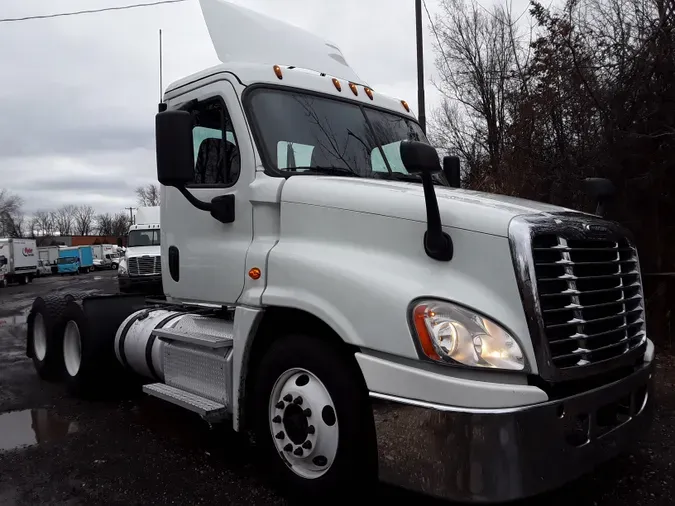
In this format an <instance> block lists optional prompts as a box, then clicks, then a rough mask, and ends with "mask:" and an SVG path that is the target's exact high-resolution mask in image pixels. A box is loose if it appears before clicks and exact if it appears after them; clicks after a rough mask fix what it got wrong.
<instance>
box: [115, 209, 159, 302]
mask: <svg viewBox="0 0 675 506" xmlns="http://www.w3.org/2000/svg"><path fill="white" fill-rule="evenodd" d="M159 224H160V208H159V207H139V208H138V210H137V211H136V216H135V222H134V224H133V225H131V226H130V227H129V236H128V239H127V250H126V252H125V253H124V258H122V259H121V261H120V262H119V266H118V269H119V270H118V283H119V289H120V292H122V293H131V292H137V293H146V294H161V293H162V258H161V248H160V236H161V232H160V226H159Z"/></svg>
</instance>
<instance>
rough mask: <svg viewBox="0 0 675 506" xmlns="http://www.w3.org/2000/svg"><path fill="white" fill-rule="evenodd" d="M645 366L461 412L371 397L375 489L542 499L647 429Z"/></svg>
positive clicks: (648, 366)
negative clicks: (533, 398) (613, 378)
mask: <svg viewBox="0 0 675 506" xmlns="http://www.w3.org/2000/svg"><path fill="white" fill-rule="evenodd" d="M652 371H653V362H652V363H645V365H644V366H643V367H641V368H640V369H639V370H637V371H635V372H634V373H633V374H631V375H630V376H628V377H626V378H624V379H622V380H620V381H617V382H615V383H610V384H608V385H605V386H603V387H600V388H598V389H596V390H591V391H589V392H584V393H582V394H578V395H575V396H572V397H568V398H565V399H562V400H556V401H550V402H546V403H543V404H538V405H534V406H526V407H522V408H508V409H501V410H499V409H494V410H488V409H486V410H475V411H471V410H466V409H463V408H459V409H455V408H451V407H448V406H440V405H433V404H429V403H424V402H419V401H413V400H406V399H399V398H395V397H391V396H386V395H380V394H376V393H371V397H372V398H373V414H374V418H375V426H376V430H377V446H378V459H379V474H380V479H381V480H382V481H385V482H388V483H391V484H393V485H397V486H400V487H403V488H407V489H410V490H415V491H418V492H422V493H425V494H429V495H433V496H437V497H442V498H445V499H450V500H454V501H472V502H501V501H509V500H514V499H519V498H523V497H527V496H531V495H535V494H538V493H541V492H544V491H546V490H550V489H553V488H556V487H559V486H561V485H563V484H564V483H566V482H568V481H571V480H574V479H575V478H578V477H579V476H581V475H583V474H585V473H587V472H589V471H591V470H592V469H593V468H594V467H595V466H597V465H598V464H600V463H602V462H604V461H606V460H608V459H610V458H612V457H614V456H616V455H617V454H619V453H621V452H623V451H625V450H627V449H628V448H629V447H630V445H631V443H633V442H634V441H635V440H636V439H637V437H638V436H639V435H640V434H641V433H642V432H643V431H644V430H645V429H646V427H647V425H648V422H649V420H650V418H651V417H650V416H649V411H650V408H651V404H652V402H651V384H652V382H651V377H652Z"/></svg>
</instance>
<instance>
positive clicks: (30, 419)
mask: <svg viewBox="0 0 675 506" xmlns="http://www.w3.org/2000/svg"><path fill="white" fill-rule="evenodd" d="M77 431H78V427H77V423H76V422H69V421H67V420H64V419H62V418H59V417H58V416H56V415H54V414H53V413H50V412H49V411H48V410H46V409H26V410H24V411H13V412H10V413H3V414H0V452H3V451H8V450H13V449H15V448H21V447H25V446H33V445H36V444H43V443H49V442H52V441H57V440H59V439H62V438H64V437H66V436H67V435H68V434H72V433H73V432H77Z"/></svg>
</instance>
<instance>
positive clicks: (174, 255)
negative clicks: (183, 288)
mask: <svg viewBox="0 0 675 506" xmlns="http://www.w3.org/2000/svg"><path fill="white" fill-rule="evenodd" d="M169 274H171V279H173V280H174V281H176V282H178V281H180V253H179V252H178V248H177V247H176V246H171V247H170V248H169Z"/></svg>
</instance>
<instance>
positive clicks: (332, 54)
mask: <svg viewBox="0 0 675 506" xmlns="http://www.w3.org/2000/svg"><path fill="white" fill-rule="evenodd" d="M201 4H202V10H203V12H204V17H205V20H206V22H207V25H208V28H209V31H210V34H211V37H212V40H213V42H214V46H215V48H216V52H217V54H218V56H219V58H220V60H221V61H222V62H223V64H222V65H219V66H216V67H214V68H210V69H207V70H205V71H203V72H200V73H198V74H195V75H193V76H190V77H187V78H185V79H183V80H180V81H178V82H176V83H174V84H172V85H171V86H169V88H168V89H167V90H166V93H165V96H164V102H163V103H162V104H160V106H159V113H158V115H157V117H156V140H157V176H158V181H159V182H160V183H161V185H162V194H161V223H162V227H161V232H160V231H159V230H160V229H159V226H157V231H158V233H159V235H160V236H161V240H158V241H157V247H159V248H161V276H162V284H163V291H164V294H165V295H166V298H167V301H166V305H164V306H162V305H159V304H158V303H157V301H152V303H148V305H147V306H146V305H144V303H143V302H142V301H138V300H136V299H131V298H129V297H126V298H125V297H119V298H105V299H104V300H99V299H96V300H91V301H87V300H86V299H85V301H84V302H83V303H82V305H81V306H80V305H78V304H77V303H76V302H70V303H68V310H67V311H68V312H67V315H66V317H64V320H65V321H66V322H67V323H66V325H65V328H66V329H67V330H66V331H65V332H64V334H63V352H62V353H63V360H64V362H65V377H66V381H67V382H68V383H69V384H70V385H73V387H74V388H75V389H76V391H77V389H82V388H85V387H89V388H95V387H96V385H98V384H103V383H104V382H105V383H107V384H110V383H111V381H110V378H108V377H106V378H99V377H97V376H96V374H97V373H98V372H99V371H100V368H98V367H97V366H96V363H95V361H96V356H95V355H93V354H92V355H81V354H80V353H79V350H81V349H82V347H81V346H80V344H79V343H80V340H81V339H83V340H85V341H86V340H89V339H92V340H97V341H96V342H97V343H99V344H97V345H95V346H93V347H94V348H96V349H100V350H108V352H110V350H114V353H115V357H116V359H117V361H118V362H119V363H120V364H121V365H122V366H124V367H126V368H128V369H130V370H132V371H134V372H135V373H136V374H138V375H140V376H144V377H146V378H148V379H149V381H151V383H148V384H146V385H145V386H144V387H143V390H144V392H146V393H147V394H149V395H153V396H155V397H158V398H161V399H163V400H165V401H167V402H171V403H174V404H176V405H179V406H181V407H184V408H186V409H190V410H192V411H194V412H196V413H199V414H200V415H201V416H202V417H203V418H205V419H206V420H208V421H210V422H213V421H225V423H228V424H231V426H232V427H233V428H234V429H235V430H237V431H242V432H243V431H251V432H253V433H254V434H255V439H256V446H257V449H258V451H259V452H260V454H261V459H260V464H261V465H262V466H265V467H266V469H267V471H268V472H267V473H266V475H267V476H269V477H270V479H271V480H273V481H274V483H275V484H276V485H277V486H278V487H280V488H282V489H283V490H284V491H286V492H287V493H288V494H291V495H293V496H300V497H302V498H303V499H307V498H310V497H311V498H315V497H316V498H319V499H320V498H324V499H325V498H333V497H336V496H339V495H345V494H347V495H348V494H350V493H351V494H354V493H356V492H357V491H361V490H365V489H366V488H367V487H369V486H372V484H373V482H374V481H375V480H376V479H378V478H379V479H380V480H383V481H386V482H389V483H393V484H395V485H398V486H401V487H404V488H407V489H411V490H415V491H418V492H423V493H426V494H430V495H433V496H437V497H442V498H446V499H451V500H455V501H466V502H498V501H509V500H514V499H518V498H522V497H526V496H530V495H534V494H538V493H541V492H543V491H546V490H550V489H551V488H554V487H558V486H560V485H562V484H564V483H566V482H568V481H570V480H573V479H575V478H577V477H579V476H581V475H582V474H584V473H586V472H589V471H590V470H592V469H593V468H594V467H595V466H596V465H598V464H599V463H601V462H604V461H606V460H608V459H610V458H612V457H614V456H615V455H616V454H618V453H619V452H622V451H625V450H626V449H627V448H628V445H629V444H630V443H631V442H632V441H635V440H636V438H638V437H639V436H640V435H641V434H642V433H643V431H644V430H645V428H646V426H647V423H648V420H649V416H648V415H649V409H650V406H651V402H652V400H651V375H652V372H653V369H654V365H653V358H654V346H653V344H652V342H651V340H650V339H649V338H648V336H647V330H646V326H645V310H644V300H643V294H642V284H641V276H640V266H639V260H638V254H637V250H636V248H635V245H634V242H633V239H632V237H631V234H630V233H629V232H628V231H627V230H625V229H624V228H623V227H621V226H620V225H618V224H616V223H613V222H609V221H606V220H604V219H602V218H601V217H599V216H596V215H592V214H588V213H583V212H579V211H575V210H572V209H565V208H560V207H556V206H552V205H548V204H544V203H538V202H531V201H526V200H522V199H517V198H512V197H506V196H501V195H493V194H487V193H481V192H476V191H470V190H465V189H461V188H458V187H457V186H458V185H457V183H456V171H455V172H454V173H453V172H452V171H450V170H448V171H447V172H445V173H444V172H443V171H442V170H441V164H440V160H439V157H438V153H437V152H436V150H435V149H434V148H433V147H432V146H430V145H429V142H428V139H427V138H426V136H425V134H424V132H423V130H422V128H421V127H420V125H419V124H418V123H417V120H416V119H415V117H414V115H413V113H412V111H411V110H410V107H409V105H408V104H407V103H406V102H405V101H404V100H401V99H398V98H392V97H387V96H385V95H383V94H382V93H380V92H378V90H376V89H373V88H371V87H370V86H369V85H368V84H367V83H366V82H365V81H364V80H363V79H361V78H360V77H359V76H358V75H357V74H356V73H355V72H354V70H353V69H351V67H349V65H348V64H347V63H346V60H345V58H344V56H343V55H342V53H341V52H340V50H339V49H338V48H337V46H335V45H334V44H331V43H327V42H326V41H323V40H322V39H320V38H318V37H315V36H313V35H311V34H308V33H305V32H303V31H301V30H298V29H297V28H295V27H291V26H287V25H284V24H283V23H280V22H279V21H278V20H272V19H269V18H266V17H264V16H262V15H259V14H257V13H253V12H251V11H248V10H246V9H244V8H242V7H238V6H235V5H233V4H230V3H229V2H225V1H222V0H201ZM447 165H448V166H450V165H452V164H449V163H448V164H447ZM134 231H135V230H134ZM145 235H146V237H149V238H150V239H151V241H152V243H153V244H154V240H155V234H154V232H153V233H152V234H149V233H147V232H146V233H145ZM149 246H150V245H149V244H143V245H141V244H140V243H137V242H136V241H135V240H134V241H133V242H132V241H131V232H130V241H129V250H128V251H127V257H130V256H131V253H130V252H131V251H132V250H133V249H134V248H137V247H149ZM148 255H149V253H148ZM122 270H123V267H122V265H120V279H122ZM124 270H125V273H128V272H129V267H128V265H125V267H124ZM36 304H37V302H36ZM34 307H37V309H35V311H34V313H33V314H34V315H40V314H42V313H41V311H42V309H40V306H39V305H38V306H34ZM103 315H106V316H105V317H103ZM34 317H35V318H37V316H34ZM36 321H37V320H36ZM111 327H115V328H117V331H116V333H115V336H114V338H112V337H111V336H108V337H105V336H107V335H108V334H109V333H110V331H109V329H110V328H111ZM31 328H32V327H31V326H30V322H29V338H28V341H29V343H30V342H31V339H33V338H32V337H31V330H30V329H31ZM106 332H107V333H108V334H106ZM34 335H36V336H37V335H39V334H38V333H35V334H34ZM103 339H109V342H106V343H105V345H103V344H101V342H102V341H101V340H103ZM29 346H30V344H29ZM101 353H103V352H101ZM104 359H105V360H109V357H107V356H106V357H103V356H101V359H100V360H102V361H103V360H104ZM38 370H40V369H39V368H38ZM98 382H100V383H98ZM112 383H114V382H112Z"/></svg>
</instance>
